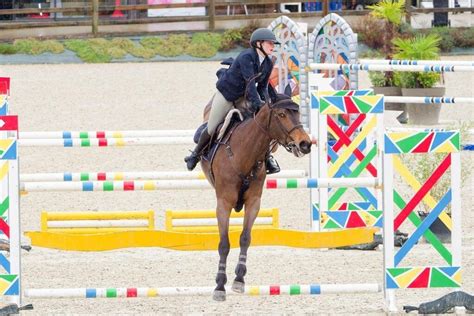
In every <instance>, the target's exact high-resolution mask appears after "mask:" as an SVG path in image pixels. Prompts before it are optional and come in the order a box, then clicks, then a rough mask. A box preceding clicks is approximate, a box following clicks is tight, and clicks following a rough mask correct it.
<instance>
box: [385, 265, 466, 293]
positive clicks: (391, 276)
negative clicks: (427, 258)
mask: <svg viewBox="0 0 474 316" xmlns="http://www.w3.org/2000/svg"><path fill="white" fill-rule="evenodd" d="M460 271H461V267H409V268H407V267H398V268H388V269H387V270H386V273H385V279H386V280H387V287H388V288H390V289H397V288H434V287H448V288H456V287H460V286H461V282H460ZM446 272H449V273H446Z"/></svg>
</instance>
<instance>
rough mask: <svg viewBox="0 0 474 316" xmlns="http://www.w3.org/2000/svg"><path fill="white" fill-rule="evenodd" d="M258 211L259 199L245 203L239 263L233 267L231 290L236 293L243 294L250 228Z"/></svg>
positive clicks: (250, 238)
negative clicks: (233, 276)
mask: <svg viewBox="0 0 474 316" xmlns="http://www.w3.org/2000/svg"><path fill="white" fill-rule="evenodd" d="M259 211H260V197H255V198H252V199H251V200H250V201H247V202H246V203H245V216H244V225H243V229H242V234H240V255H239V262H238V263H237V266H236V267H235V279H234V283H233V284H232V290H233V291H234V292H237V293H244V291H245V281H244V276H245V274H246V273H247V250H248V249H249V246H250V242H251V240H252V237H251V233H252V226H253V223H254V222H255V219H256V218H257V215H258V212H259Z"/></svg>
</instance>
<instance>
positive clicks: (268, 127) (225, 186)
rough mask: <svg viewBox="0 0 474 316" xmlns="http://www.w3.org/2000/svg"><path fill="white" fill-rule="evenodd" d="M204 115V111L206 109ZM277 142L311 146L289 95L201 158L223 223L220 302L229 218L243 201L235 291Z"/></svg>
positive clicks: (293, 148)
mask: <svg viewBox="0 0 474 316" xmlns="http://www.w3.org/2000/svg"><path fill="white" fill-rule="evenodd" d="M205 114H206V110H205ZM274 143H278V144H279V145H281V146H283V147H284V148H286V149H287V150H288V151H289V152H292V153H293V154H294V155H295V156H297V157H301V156H303V155H305V154H308V153H309V152H310V151H311V139H310V137H309V136H308V134H307V133H306V132H305V131H304V129H303V125H302V124H301V123H300V113H299V106H298V104H296V103H295V102H293V101H292V100H291V98H290V97H288V96H286V95H283V94H278V95H277V100H276V101H275V102H274V103H273V104H268V103H267V104H265V105H263V106H262V108H261V109H260V110H259V111H258V113H256V114H254V115H253V118H252V117H250V118H248V119H246V120H244V121H243V122H242V123H241V124H240V125H238V126H237V127H235V128H234V129H233V130H231V131H229V132H228V134H227V136H226V137H224V138H223V140H221V141H219V143H218V145H217V146H218V148H217V151H216V153H215V154H214V158H213V159H210V160H209V159H206V158H203V159H201V168H202V170H203V172H204V174H205V175H206V178H207V180H208V181H209V182H210V183H211V185H212V186H213V187H214V189H215V193H216V198H217V206H216V217H217V222H218V228H219V237H220V242H219V248H218V251H219V265H218V272H217V276H216V283H217V286H216V288H215V289H214V292H213V298H214V300H216V301H225V298H226V292H225V284H226V283H227V275H226V262H227V256H228V254H229V251H230V242H229V217H230V213H231V210H232V208H235V210H236V211H240V210H241V209H242V207H243V206H245V214H244V223H243V230H242V233H241V235H240V256H239V262H238V264H237V267H236V268H235V273H236V277H235V279H234V282H233V284H232V290H233V291H235V292H238V293H243V292H244V290H245V282H244V276H245V274H246V272H247V268H246V261H247V250H248V248H249V246H250V242H251V231H252V226H253V224H254V221H255V219H256V217H257V215H258V212H259V210H260V201H261V197H262V191H263V185H264V183H265V178H266V168H265V159H266V155H268V154H269V148H270V146H271V144H274Z"/></svg>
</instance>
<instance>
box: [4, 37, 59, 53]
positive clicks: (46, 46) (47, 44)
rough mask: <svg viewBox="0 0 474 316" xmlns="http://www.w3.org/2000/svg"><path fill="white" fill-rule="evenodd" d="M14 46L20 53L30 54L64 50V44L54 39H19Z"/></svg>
mask: <svg viewBox="0 0 474 316" xmlns="http://www.w3.org/2000/svg"><path fill="white" fill-rule="evenodd" d="M13 46H14V48H15V49H16V50H17V52H18V53H23V54H29V55H40V54H43V53H53V54H60V53H62V52H64V46H63V44H61V43H59V42H58V41H53V40H47V41H39V40H37V39H33V38H30V39H18V40H15V41H14V42H13Z"/></svg>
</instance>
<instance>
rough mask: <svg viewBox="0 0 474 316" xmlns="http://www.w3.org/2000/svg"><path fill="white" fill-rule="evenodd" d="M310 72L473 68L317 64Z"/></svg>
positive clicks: (462, 68)
mask: <svg viewBox="0 0 474 316" xmlns="http://www.w3.org/2000/svg"><path fill="white" fill-rule="evenodd" d="M309 68H310V69H311V70H346V71H350V70H363V71H420V72H458V71H466V72H472V71H474V66H463V65H461V66H452V65H451V66H450V65H374V64H317V63H312V64H310V65H309Z"/></svg>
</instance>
